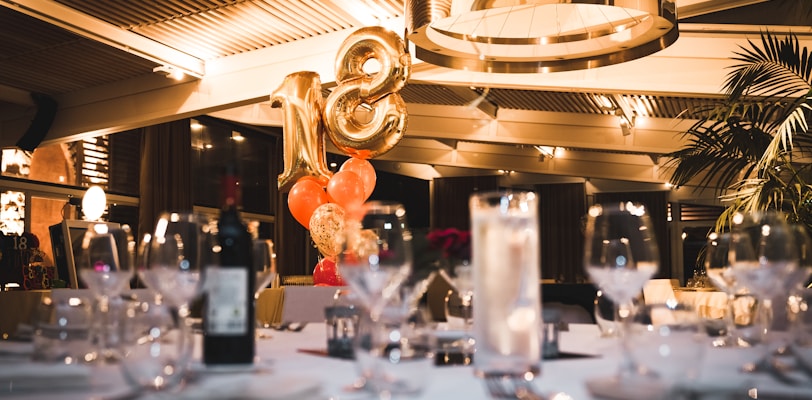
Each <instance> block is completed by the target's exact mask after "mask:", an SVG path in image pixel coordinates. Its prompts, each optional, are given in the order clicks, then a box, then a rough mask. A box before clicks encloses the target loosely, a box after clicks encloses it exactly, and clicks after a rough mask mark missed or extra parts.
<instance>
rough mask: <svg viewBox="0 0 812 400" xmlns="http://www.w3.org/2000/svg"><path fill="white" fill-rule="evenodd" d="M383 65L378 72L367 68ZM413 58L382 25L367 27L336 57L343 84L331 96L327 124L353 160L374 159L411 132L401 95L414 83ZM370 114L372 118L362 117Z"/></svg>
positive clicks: (349, 40) (399, 40) (347, 40)
mask: <svg viewBox="0 0 812 400" xmlns="http://www.w3.org/2000/svg"><path fill="white" fill-rule="evenodd" d="M370 59H375V60H377V61H378V63H379V64H380V70H379V71H378V72H377V73H375V74H371V75H370V74H367V73H366V72H365V71H364V66H365V64H366V63H367V61H369V60H370ZM410 70H411V57H410V56H409V54H408V53H407V52H406V44H405V43H404V41H403V40H402V39H401V38H400V37H399V36H398V35H397V34H395V33H394V32H392V31H390V30H388V29H385V28H382V27H378V26H375V27H366V28H361V29H359V30H357V31H355V32H354V33H352V34H351V35H350V36H349V37H347V39H346V40H344V43H342V45H341V47H340V49H339V51H338V55H337V57H336V82H338V86H337V87H336V88H335V90H333V92H332V93H330V96H328V97H327V101H326V102H325V106H324V124H325V127H326V128H327V134H328V136H329V137H330V140H332V141H333V144H335V145H336V147H337V148H338V149H339V150H341V151H342V152H344V153H345V154H347V155H349V156H353V157H356V158H361V159H369V158H374V157H376V156H379V155H381V154H384V153H386V152H387V151H389V150H391V149H392V148H393V147H394V146H395V145H396V144H397V143H398V142H399V141H400V139H401V138H402V137H403V134H404V132H405V130H406V121H407V112H406V103H405V102H404V101H403V99H402V98H401V96H400V94H399V93H398V92H399V91H400V90H401V89H402V88H403V86H405V85H406V81H407V80H408V79H409V73H410ZM364 111H368V112H369V113H370V114H371V115H370V116H369V118H368V119H362V118H361V117H362V116H363V114H364Z"/></svg>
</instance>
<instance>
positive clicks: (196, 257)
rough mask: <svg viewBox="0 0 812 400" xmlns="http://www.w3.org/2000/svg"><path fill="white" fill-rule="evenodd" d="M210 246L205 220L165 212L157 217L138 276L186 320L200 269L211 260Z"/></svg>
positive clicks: (198, 287)
mask: <svg viewBox="0 0 812 400" xmlns="http://www.w3.org/2000/svg"><path fill="white" fill-rule="evenodd" d="M212 243H213V234H212V231H211V226H210V224H209V220H208V218H207V217H206V216H204V215H200V214H196V213H177V212H166V213H162V214H161V215H160V216H159V217H158V220H157V222H156V223H155V233H154V234H153V235H152V237H151V238H150V239H149V240H148V242H147V243H146V244H145V246H144V247H145V254H144V256H143V258H144V265H143V267H142V268H140V269H139V271H138V273H139V276H140V277H141V279H142V280H143V281H144V283H145V284H146V285H147V286H148V287H149V288H151V289H153V290H154V291H155V292H156V293H157V294H158V295H159V296H160V297H161V300H162V301H165V302H167V303H168V304H169V305H171V306H172V307H175V308H177V309H178V312H179V313H180V316H181V317H184V318H185V317H188V315H189V305H190V304H191V302H192V301H193V300H195V298H197V297H198V296H199V295H200V293H201V290H202V270H203V266H204V265H205V264H206V263H207V262H210V261H211V259H212V257H213V255H212Z"/></svg>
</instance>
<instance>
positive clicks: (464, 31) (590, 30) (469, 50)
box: [405, 0, 679, 73]
mask: <svg viewBox="0 0 812 400" xmlns="http://www.w3.org/2000/svg"><path fill="white" fill-rule="evenodd" d="M494 3H497V2H496V1H495V0H492V1H474V2H472V1H470V0H457V1H453V0H452V1H443V2H440V1H435V0H413V1H407V2H406V11H405V14H406V29H407V39H408V40H409V41H411V42H413V43H414V44H415V56H416V57H417V58H418V59H421V60H423V61H426V62H428V63H431V64H435V65H439V66H443V67H448V68H455V69H461V70H470V71H479V72H497V73H538V72H556V71H569V70H577V69H588V68H596V67H601V66H605V65H612V64H619V63H622V62H626V61H631V60H634V59H637V58H641V57H644V56H647V55H650V54H653V53H655V52H657V51H660V50H662V49H664V48H666V47H668V46H670V45H671V44H673V43H674V42H675V41H676V40H677V38H678V37H679V29H678V27H677V16H676V4H675V1H674V0H611V1H610V0H602V1H595V0H558V1H555V0H551V1H547V2H546V3H558V4H539V3H541V2H527V1H522V0H512V1H500V2H498V6H494ZM526 3H530V4H526ZM582 3H583V4H582ZM595 3H601V4H595ZM506 4H507V5H506ZM511 4H512V5H511Z"/></svg>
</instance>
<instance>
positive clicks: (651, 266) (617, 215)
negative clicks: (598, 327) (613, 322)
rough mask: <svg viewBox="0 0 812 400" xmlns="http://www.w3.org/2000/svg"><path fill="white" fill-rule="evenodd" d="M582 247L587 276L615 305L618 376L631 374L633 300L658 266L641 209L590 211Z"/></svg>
mask: <svg viewBox="0 0 812 400" xmlns="http://www.w3.org/2000/svg"><path fill="white" fill-rule="evenodd" d="M584 246H585V248H584V264H585V267H586V272H587V274H588V275H589V277H590V278H591V279H592V281H593V282H594V283H595V285H597V286H598V288H599V289H600V290H601V292H602V293H603V295H605V296H607V297H608V298H609V299H610V300H612V301H613V302H614V303H615V310H616V311H615V312H616V315H617V316H618V319H617V320H618V321H620V324H618V325H617V328H618V329H619V335H620V338H621V344H622V350H623V357H624V358H623V364H622V365H621V370H620V373H621V375H629V374H634V373H635V372H636V371H635V368H636V367H635V366H634V363H633V361H632V359H631V358H630V356H629V346H630V342H629V336H628V335H627V334H626V332H627V330H628V326H629V323H630V321H631V317H632V316H633V315H634V305H633V304H634V303H633V302H634V299H635V298H636V297H637V296H638V295H639V294H640V291H641V290H642V289H643V286H644V285H645V284H646V282H647V281H648V280H649V279H650V278H651V277H652V276H653V275H654V274H655V273H656V272H657V268H658V265H659V255H658V252H657V242H656V240H655V238H654V231H653V229H652V227H651V221H650V220H649V216H648V214H647V212H646V209H645V207H644V206H643V205H641V204H636V203H632V202H626V203H612V204H597V205H594V206H592V207H590V208H589V213H588V215H587V223H586V231H585V240H584Z"/></svg>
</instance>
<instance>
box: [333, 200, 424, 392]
mask: <svg viewBox="0 0 812 400" xmlns="http://www.w3.org/2000/svg"><path fill="white" fill-rule="evenodd" d="M338 240H339V243H340V245H341V251H340V252H339V254H338V257H337V259H338V268H339V272H340V273H341V276H342V277H343V278H344V280H345V281H346V282H347V283H348V285H349V286H350V288H351V294H352V295H353V296H354V297H355V298H356V299H358V301H359V302H360V303H361V304H362V305H363V306H364V308H365V312H362V316H361V317H362V322H361V323H362V324H365V325H364V326H365V328H364V333H361V332H359V334H357V335H356V342H355V343H356V344H355V346H354V347H355V356H356V360H357V361H356V365H357V367H358V369H359V374H360V376H361V378H362V379H363V383H362V384H360V385H359V384H356V385H359V386H362V387H364V388H365V389H367V390H371V391H373V392H375V393H376V394H378V395H380V396H384V395H385V394H387V393H388V394H390V395H391V394H395V393H398V392H399V391H401V390H403V389H406V388H408V390H413V389H414V388H413V386H412V385H411V384H409V383H408V382H407V381H406V380H404V379H407V378H406V377H404V376H400V375H399V372H402V371H407V370H410V369H412V368H411V367H409V366H410V365H413V364H414V365H417V364H419V365H421V366H423V364H421V363H419V361H425V357H420V356H418V355H417V353H416V352H413V351H411V350H409V349H400V348H399V350H398V354H400V356H399V357H397V358H393V357H391V356H393V355H394V354H395V353H392V347H391V343H390V341H389V338H388V337H387V336H388V335H387V332H390V333H393V332H394V331H392V330H390V329H389V328H390V327H392V326H400V323H399V321H391V318H389V317H386V318H384V311H385V310H386V307H387V304H388V303H390V302H396V301H398V300H399V294H400V289H401V286H402V284H403V283H404V281H405V280H406V279H407V278H408V276H409V274H410V272H411V268H412V257H413V254H412V235H411V232H410V231H409V228H408V226H407V224H406V210H405V209H404V208H403V205H401V204H399V203H393V202H380V201H373V202H368V203H366V204H364V206H363V210H362V212H360V213H359V214H358V216H357V217H356V218H348V220H347V221H346V223H345V228H344V231H343V232H342V234H341V235H340V238H339V239H338ZM401 350H404V351H401ZM405 350H408V351H405ZM390 353H391V354H390ZM421 354H423V355H425V352H421ZM421 368H422V367H421Z"/></svg>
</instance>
